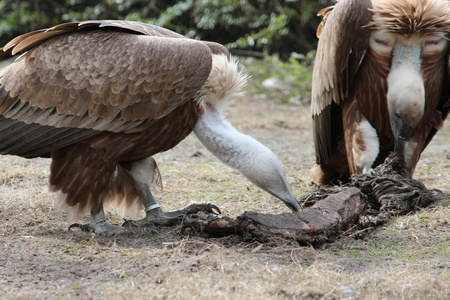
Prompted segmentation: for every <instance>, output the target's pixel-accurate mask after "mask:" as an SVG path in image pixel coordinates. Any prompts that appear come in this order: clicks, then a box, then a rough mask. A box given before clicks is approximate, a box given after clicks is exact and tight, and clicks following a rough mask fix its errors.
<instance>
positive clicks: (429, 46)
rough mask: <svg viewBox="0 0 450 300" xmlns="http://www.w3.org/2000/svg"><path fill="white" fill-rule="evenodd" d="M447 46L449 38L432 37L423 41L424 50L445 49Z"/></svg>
mask: <svg viewBox="0 0 450 300" xmlns="http://www.w3.org/2000/svg"><path fill="white" fill-rule="evenodd" d="M446 47H447V40H446V39H444V38H440V37H438V38H430V39H426V40H423V41H422V51H423V52H435V51H443V50H445V49H446Z"/></svg>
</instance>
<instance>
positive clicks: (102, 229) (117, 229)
mask: <svg viewBox="0 0 450 300" xmlns="http://www.w3.org/2000/svg"><path fill="white" fill-rule="evenodd" d="M72 228H80V229H81V230H82V231H87V232H94V233H95V235H98V236H107V237H110V236H112V235H117V234H122V233H124V232H126V231H127V229H126V228H125V227H122V226H118V225H113V224H109V223H107V222H106V221H103V222H99V223H97V224H94V225H93V224H91V223H87V224H79V223H74V224H71V225H70V226H69V229H68V230H69V231H70V230H71V229H72Z"/></svg>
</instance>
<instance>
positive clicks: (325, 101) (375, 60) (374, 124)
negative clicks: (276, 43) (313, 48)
mask: <svg viewBox="0 0 450 300" xmlns="http://www.w3.org/2000/svg"><path fill="white" fill-rule="evenodd" d="M321 14H323V15H324V19H323V21H322V24H321V25H320V26H319V29H318V36H319V44H318V48H317V56H316V60H315V65H314V71H313V88H312V104H311V113H312V116H313V129H314V141H315V148H316V160H317V165H316V166H314V167H313V169H312V175H313V179H314V181H315V182H316V183H318V184H326V183H329V182H332V181H334V180H342V181H346V180H348V178H349V176H350V175H351V174H360V173H362V172H365V171H367V170H369V169H370V168H374V167H375V166H376V165H378V164H380V163H382V162H383V161H384V159H385V158H386V156H387V155H388V153H389V152H391V151H396V152H397V153H398V154H399V155H401V156H404V157H405V160H406V163H407V168H408V171H409V172H410V173H411V174H412V172H413V171H414V168H415V166H416V164H417V162H418V160H419V158H420V154H421V153H422V151H423V150H424V149H425V147H426V145H427V144H428V143H429V142H430V140H431V139H432V138H433V136H434V134H435V133H436V132H437V130H438V129H439V128H440V126H441V125H442V123H443V122H444V120H445V118H446V117H447V115H448V112H449V106H450V104H449V95H450V93H449V89H450V85H449V80H450V76H449V75H450V73H449V68H448V63H449V56H448V49H449V46H448V41H447V38H448V33H449V32H450V18H449V15H450V6H449V2H448V1H440V0H372V1H371V0H341V1H339V2H338V3H337V4H336V5H335V6H334V7H332V8H327V9H325V10H323V11H322V12H321Z"/></svg>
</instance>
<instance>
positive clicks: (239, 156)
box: [0, 21, 301, 235]
mask: <svg viewBox="0 0 450 300" xmlns="http://www.w3.org/2000/svg"><path fill="white" fill-rule="evenodd" d="M17 54H22V55H21V56H20V57H18V58H17V59H16V60H15V61H14V62H13V63H12V64H10V65H9V66H7V67H6V68H4V69H3V70H1V71H0V153H1V154H11V155H18V156H21V157H25V158H34V157H49V158H51V159H52V161H51V166H50V171H51V174H50V187H51V190H52V191H55V192H60V193H61V194H62V195H63V196H64V197H63V198H64V202H65V204H66V205H67V207H68V208H69V213H72V214H74V215H80V214H84V213H87V212H89V211H90V213H91V217H90V222H89V224H87V225H89V226H90V227H91V228H92V229H93V230H94V231H95V233H96V234H106V235H111V234H117V233H121V232H123V231H124V228H123V227H120V226H117V225H112V224H109V223H107V222H106V220H105V215H104V204H106V203H108V202H111V201H112V200H114V199H117V198H118V199H119V202H121V203H122V204H123V203H126V204H127V205H128V206H131V205H133V204H136V203H140V204H142V205H143V208H144V209H145V212H146V218H144V219H143V220H140V221H136V222H135V223H134V224H137V225H143V224H145V223H154V222H156V223H165V222H166V221H165V220H166V219H167V220H170V219H172V218H177V217H179V216H180V215H182V214H184V213H186V212H187V211H192V210H198V209H206V210H211V209H213V208H214V209H217V207H216V206H215V205H213V204H201V203H200V204H192V205H190V206H188V207H186V208H183V209H180V210H176V211H170V212H168V211H163V210H162V209H161V208H160V206H159V204H158V203H157V202H156V201H155V199H154V197H153V196H152V194H151V192H150V189H149V185H150V183H151V182H152V180H153V178H154V177H155V176H157V174H158V169H157V166H156V163H155V161H154V159H153V158H152V155H154V154H156V153H159V152H162V151H166V150H168V149H171V148H173V147H174V146H175V145H177V144H178V143H179V142H180V141H181V140H183V139H184V138H185V137H186V136H187V135H188V134H189V133H190V132H192V131H194V132H195V134H196V135H197V137H198V138H199V139H200V141H201V142H202V143H203V144H204V145H205V146H206V147H207V149H209V150H210V151H211V152H212V153H213V154H214V155H215V156H217V157H218V158H219V159H220V160H222V161H223V162H224V163H226V164H227V165H229V166H231V167H234V168H236V169H237V170H239V171H240V172H242V173H243V174H244V175H245V176H246V177H247V178H248V179H249V180H250V181H251V182H253V183H254V184H255V185H257V186H258V187H260V188H262V189H264V190H266V191H267V192H269V193H270V194H272V195H274V196H275V197H277V198H279V199H280V200H282V201H283V202H284V203H285V204H286V205H287V206H288V207H289V208H290V209H292V210H293V211H299V210H301V208H300V206H299V204H298V202H297V199H296V198H295V196H294V194H293V192H292V191H291V189H290V187H289V185H288V183H287V179H286V177H285V174H284V171H283V169H282V167H281V163H280V162H279V160H278V159H277V157H276V156H275V154H274V153H273V152H272V151H270V150H269V149H268V148H267V147H265V146H263V145H262V144H261V143H259V142H258V141H256V140H255V139H253V138H251V137H250V136H247V135H244V134H242V133H240V132H239V131H237V130H236V129H235V128H234V127H233V126H232V125H231V124H230V123H229V122H228V121H227V120H226V119H225V118H224V116H223V114H222V113H223V110H224V107H225V105H226V104H227V102H228V101H229V100H230V99H232V98H235V97H236V96H239V95H240V94H241V93H242V87H243V85H244V84H245V81H246V79H247V76H246V75H245V74H243V73H242V71H240V70H239V69H238V67H237V64H236V63H235V62H234V61H233V59H232V58H231V57H230V55H229V53H228V51H227V50H226V49H225V48H224V47H223V46H222V45H219V44H216V43H213V42H203V41H197V40H192V39H188V38H185V37H184V36H182V35H179V34H177V33H175V32H172V31H169V30H167V29H164V28H161V27H157V26H153V25H149V24H144V23H139V22H129V21H86V22H74V23H66V24H61V25H57V26H55V27H52V28H50V29H46V30H38V31H33V32H30V33H26V34H24V35H21V36H19V37H17V38H15V39H13V40H12V41H10V42H9V43H8V44H7V45H5V47H4V48H3V51H0V60H4V59H7V58H10V57H12V56H15V55H17Z"/></svg>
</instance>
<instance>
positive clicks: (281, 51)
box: [0, 0, 333, 60]
mask: <svg viewBox="0 0 450 300" xmlns="http://www.w3.org/2000/svg"><path fill="white" fill-rule="evenodd" d="M332 2H333V1H332V0H315V1H310V0H274V1H264V0H182V1H174V0H167V1H158V0H60V1H54V0H2V1H0V43H1V44H2V45H4V44H6V43H7V42H8V41H9V40H10V39H11V38H13V37H15V36H17V35H19V34H22V33H25V32H28V31H32V30H36V29H41V28H48V27H51V26H53V25H56V24H59V23H62V22H71V21H83V20H90V19H118V20H134V21H142V22H148V23H152V24H156V25H160V26H164V27H167V28H169V29H172V30H174V31H177V32H179V33H180V34H183V35H186V36H188V37H191V38H196V39H203V40H210V41H216V42H219V43H222V44H225V45H226V46H227V47H228V48H229V49H230V50H231V51H232V52H233V51H234V52H235V53H237V54H247V55H248V54H250V55H257V56H263V55H265V54H277V55H278V56H279V57H281V58H282V59H283V60H286V59H288V58H289V57H290V54H291V53H292V52H298V53H307V52H309V51H311V50H313V49H314V48H315V45H316V41H317V39H316V37H315V30H316V28H317V25H318V23H319V22H320V18H318V17H317V16H316V13H317V12H318V11H319V10H320V9H321V8H323V7H325V6H328V5H330V4H332Z"/></svg>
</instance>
